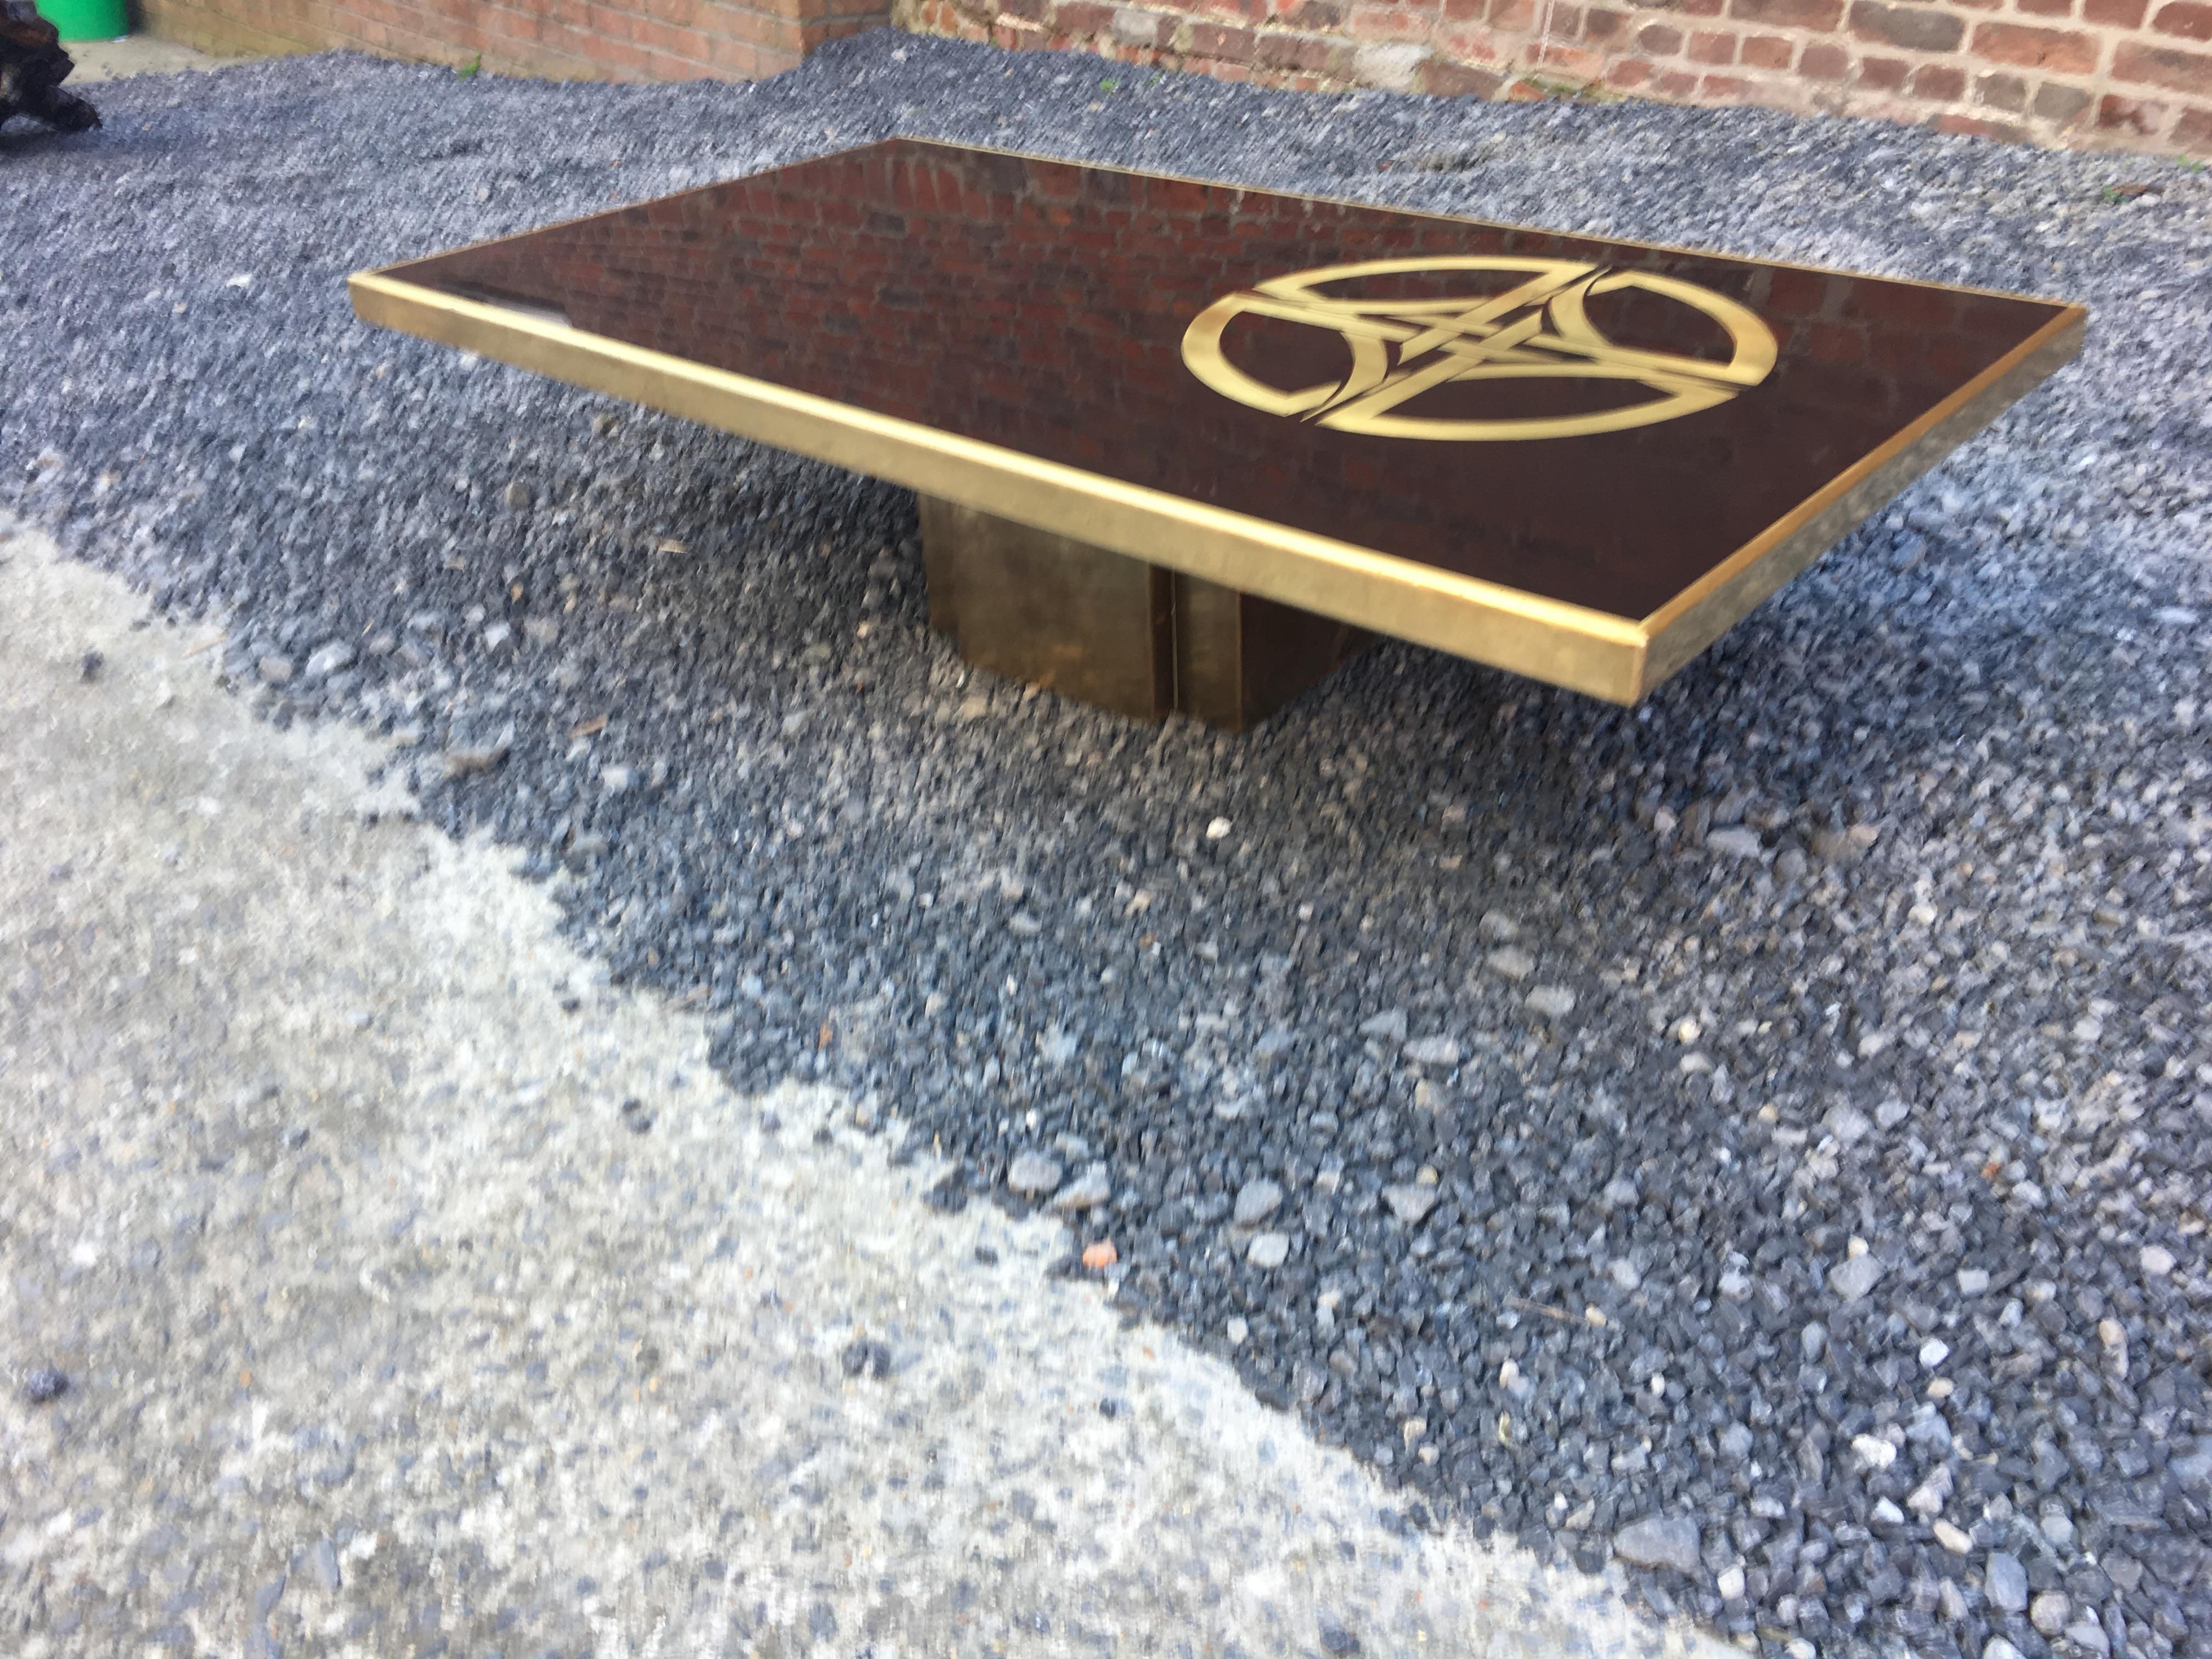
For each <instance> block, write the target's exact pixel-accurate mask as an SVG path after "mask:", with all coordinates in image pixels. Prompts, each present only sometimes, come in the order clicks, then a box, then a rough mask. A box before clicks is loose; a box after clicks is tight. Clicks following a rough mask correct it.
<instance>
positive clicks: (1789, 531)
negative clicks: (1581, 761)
mask: <svg viewBox="0 0 2212 1659" xmlns="http://www.w3.org/2000/svg"><path fill="white" fill-rule="evenodd" d="M2088 317H2089V313H2088V310H2087V307H2082V306H2078V305H2069V306H2067V307H2065V308H2064V309H2063V310H2062V311H2061V312H2060V313H2059V314H2058V315H2057V316H2056V317H2053V318H2052V319H2051V320H2050V321H2049V322H2047V323H2045V325H2043V326H2042V327H2041V328H2039V329H2038V330H2037V331H2035V332H2034V333H2033V334H2031V335H2030V336H2028V337H2027V339H2025V340H2023V341H2021V343H2019V344H2018V345H2016V346H2015V347H2014V348H2013V349H2011V350H2010V351H2008V352H2007V353H2005V355H2004V356H2002V357H2000V358H1998V359H1997V360H1996V362H1994V363H1991V364H1990V366H1989V367H1988V368H1985V369H1984V370H1983V371H1982V372H1981V373H1980V374H1977V375H1976V376H1975V377H1974V378H1973V379H1972V380H1969V381H1967V382H1966V384H1965V385H1964V386H1960V387H1958V388H1957V389H1956V390H1955V391H1954V392H1951V393H1950V394H1949V395H1948V397H1946V398H1943V399H1942V401H1941V402H1939V403H1937V404H1936V405H1935V406H1934V407H1932V408H1930V409H1929V410H1927V411H1926V412H1925V413H1923V414H1922V415H1921V416H1919V417H1918V418H1917V419H1916V420H1914V421H1912V422H1910V423H1909V424H1908V425H1906V426H1905V427H1903V428H1899V430H1898V431H1897V432H1896V433H1894V434H1893V435H1891V436H1890V437H1889V438H1888V439H1887V440H1885V441H1883V442H1882V443H1881V445H1879V446H1877V447H1875V448H1874V449H1872V450H1869V452H1868V453H1866V454H1865V455H1864V456H1863V457H1861V458H1860V459H1858V460H1857V461H1856V462H1854V463H1853V464H1852V465H1850V466H1849V467H1846V468H1845V469H1844V471H1841V472H1838V474H1836V475H1835V476H1834V477H1832V478H1830V479H1829V480H1828V482H1827V483H1825V484H1823V485H1821V486H1820V489H1817V490H1816V491H1814V493H1813V495H1810V496H1808V497H1807V498H1806V500H1804V501H1802V502H1800V503H1799V504H1798V505H1797V506H1796V507H1792V508H1791V509H1790V511H1789V512H1788V513H1784V515H1783V516H1782V517H1781V518H1779V519H1778V520H1775V522H1774V523H1773V524H1771V525H1770V526H1767V528H1766V529H1765V530H1764V531H1761V532H1759V534H1758V535H1757V536H1755V537H1753V538H1752V539H1751V540H1750V541H1747V542H1746V543H1745V544H1743V545H1742V546H1741V547H1740V548H1738V549H1737V550H1735V552H1734V553H1732V554H1730V555H1729V556H1728V558H1727V559H1725V560H1723V562H1721V563H1720V564H1718V565H1716V566H1715V567H1714V568H1712V569H1711V570H1709V571H1707V572H1706V573H1705V574H1704V575H1703V576H1701V577H1699V579H1698V580H1696V581H1694V582H1692V584H1691V585H1690V586H1687V587H1686V588H1684V589H1683V590H1682V591H1681V592H1679V593H1677V594H1676V595H1674V598H1673V599H1669V600H1668V601H1667V603H1666V604H1665V605H1661V606H1660V607H1659V608H1658V609H1657V610H1656V611H1653V612H1651V614H1650V616H1648V617H1644V619H1643V622H1642V623H1641V624H1640V626H1641V627H1642V629H1643V630H1644V637H1645V639H1646V640H1647V641H1649V644H1650V653H1649V654H1648V656H1647V657H1646V659H1645V665H1644V671H1645V678H1644V683H1643V684H1642V686H1641V687H1640V688H1639V690H1638V696H1644V695H1645V694H1648V693H1650V691H1652V690H1656V688H1657V687H1658V686H1659V685H1660V684H1662V683H1663V682H1664V681H1666V680H1667V679H1668V678H1669V677H1671V676H1672V675H1674V673H1676V672H1677V671H1680V669H1682V668H1684V667H1686V666H1687V665H1688V664H1689V663H1690V662H1691V661H1692V660H1693V659H1695V658H1696V657H1697V656H1698V654H1699V653H1700V652H1702V651H1703V650H1705V647H1707V646H1709V645H1711V643H1712V642H1713V641H1715V640H1717V639H1718V638H1719V637H1720V636H1721V635H1723V634H1724V633H1726V632H1727V631H1728V629H1730V628H1732V627H1734V626H1735V623H1738V622H1740V621H1741V620H1742V618H1743V617H1746V616H1747V615H1749V614H1750V613H1751V611H1753V610H1754V609H1756V608H1757V607H1758V606H1759V605H1760V604H1761V603H1763V602H1764V601H1765V599H1767V598H1768V597H1769V596H1770V595H1771V594H1773V593H1774V592H1778V590H1779V589H1780V588H1781V587H1782V586H1784V584H1786V583H1787V582H1789V581H1790V580H1792V579H1793V578H1795V577H1796V576H1797V575H1798V574H1801V573H1802V572H1803V571H1804V570H1806V569H1807V568H1809V567H1810V566H1811V565H1813V564H1814V562H1817V561H1818V560H1819V558H1820V556H1821V555H1822V554H1824V553H1826V551H1827V550H1828V549H1829V548H1830V547H1832V546H1833V545H1834V544H1835V543H1836V541H1837V540H1838V539H1839V538H1841V537H1842V536H1844V534H1845V533H1847V532H1849V531H1850V529H1852V528H1853V527H1854V526H1857V525H1858V524H1859V523H1861V522H1863V520H1865V519H1866V518H1867V517H1868V516H1869V515H1870V514H1872V513H1874V512H1875V511H1876V510H1877V509H1879V508H1880V507H1881V505H1882V504H1883V502H1885V501H1888V500H1889V499H1890V498H1891V497H1893V496H1894V495H1897V494H1898V493H1899V491H1901V490H1902V489H1904V488H1905V486H1906V485H1907V484H1909V483H1911V482H1912V481H1913V480H1914V479H1916V478H1917V477H1920V476H1921V475H1922V474H1923V473H1924V472H1927V471H1929V470H1930V469H1932V468H1933V467H1934V466H1936V464H1937V463H1938V462H1940V461H1942V459H1943V458H1944V457H1945V456H1947V455H1948V454H1949V453H1951V452H1952V451H1953V450H1954V449H1956V448H1957V447H1959V446H1960V444H1962V443H1964V442H1966V440H1967V439H1969V438H1971V437H1972V436H1973V435H1975V434H1976V433H1978V432H1979V431H1980V430H1981V429H1982V428H1984V427H1985V426H1987V425H1988V424H1989V423H1990V422H1991V421H1993V420H1995V419H1996V416H1998V415H2000V414H2002V412H2003V411H2004V410H2006V409H2007V408H2008V407H2010V406H2011V405H2012V404H2014V403H2015V402H2016V401H2018V400H2019V399H2020V398H2022V397H2024V396H2026V395H2027V392H2030V391H2032V390H2033V388H2034V387H2035V386H2039V385H2040V384H2041V383H2042V382H2043V381H2044V380H2047V379H2049V378H2050V377H2051V375H2052V374H2056V373H2057V371H2058V370H2059V369H2060V368H2063V367H2064V366H2065V364H2066V363H2067V362H2069V361H2071V360H2072V358H2073V357H2074V356H2075V353H2077V352H2079V351H2080V350H2081V343H2082V340H2083V337H2084V336H2085V334H2086V332H2087V323H2088ZM1869 496H1871V497H1872V499H1868V498H1869ZM1838 509H1841V510H1840V511H1839V510H1838Z"/></svg>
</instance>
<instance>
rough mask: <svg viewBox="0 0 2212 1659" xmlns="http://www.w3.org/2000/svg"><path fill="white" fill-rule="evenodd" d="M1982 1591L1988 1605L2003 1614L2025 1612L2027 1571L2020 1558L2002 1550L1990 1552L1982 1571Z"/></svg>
mask: <svg viewBox="0 0 2212 1659" xmlns="http://www.w3.org/2000/svg"><path fill="white" fill-rule="evenodd" d="M1982 1590H1983V1593H1984V1595H1987V1596H1988V1597H1989V1598H1990V1606H1991V1607H1996V1608H1997V1609H1998V1610H2000V1611H2001V1612H2004V1613H2025V1612H2027V1568H2026V1567H2024V1566H2022V1565H2021V1564H2020V1558H2019V1557H2018V1556H2016V1555H2014V1554H2011V1553H2008V1552H2007V1551H2004V1550H1991V1551H1990V1559H1989V1561H1988V1562H1987V1564H1986V1565H1984V1567H1983V1569H1982Z"/></svg>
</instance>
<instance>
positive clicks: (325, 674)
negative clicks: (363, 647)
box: [303, 640, 359, 680]
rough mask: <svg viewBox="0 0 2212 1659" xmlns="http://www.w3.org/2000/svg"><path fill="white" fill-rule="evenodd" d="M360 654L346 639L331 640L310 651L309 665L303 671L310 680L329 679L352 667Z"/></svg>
mask: <svg viewBox="0 0 2212 1659" xmlns="http://www.w3.org/2000/svg"><path fill="white" fill-rule="evenodd" d="M358 654H359V653H356V651H355V650H354V648H353V647H352V646H351V645H350V644H349V643H348V642H347V641H344V640H331V641H327V642H325V643H324V644H322V645H319V646H317V647H315V648H314V650H313V651H312V652H310V653H308V656H307V667H306V668H305V669H304V670H303V672H304V674H305V675H306V677H307V678H308V679H310V680H319V679H327V678H329V677H330V676H331V675H332V674H337V673H343V671H345V670H347V669H349V668H350V667H352V666H353V665H354V659H355V658H356V656H357V655H358Z"/></svg>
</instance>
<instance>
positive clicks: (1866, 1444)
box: [1851, 1434, 1897, 1472]
mask: <svg viewBox="0 0 2212 1659" xmlns="http://www.w3.org/2000/svg"><path fill="white" fill-rule="evenodd" d="M1851 1453H1852V1455H1854V1456H1856V1457H1857V1459H1858V1460H1859V1462H1862V1463H1863V1464H1865V1465H1866V1467H1867V1468H1870V1469H1873V1470H1875V1471H1876V1472H1879V1471H1881V1470H1883V1469H1886V1468H1888V1467H1889V1466H1890V1465H1891V1464H1892V1463H1894V1462H1897V1448H1896V1447H1894V1446H1893V1445H1891V1444H1890V1443H1889V1442H1888V1441H1887V1440H1884V1439H1883V1438H1882V1437H1881V1436H1880V1435H1876V1434H1860V1435H1854V1436H1852V1437H1851Z"/></svg>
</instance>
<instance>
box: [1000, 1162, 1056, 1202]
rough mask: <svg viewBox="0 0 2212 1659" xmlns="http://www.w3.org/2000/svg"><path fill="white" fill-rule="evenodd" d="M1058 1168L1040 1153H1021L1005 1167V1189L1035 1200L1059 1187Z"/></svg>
mask: <svg viewBox="0 0 2212 1659" xmlns="http://www.w3.org/2000/svg"><path fill="white" fill-rule="evenodd" d="M1059 1185H1060V1165H1059V1164H1056V1163H1054V1161H1053V1160H1052V1159H1051V1158H1047V1157H1046V1156H1045V1155H1044V1154H1043V1153H1042V1152H1017V1153H1015V1154H1014V1161H1013V1162H1012V1163H1011V1164H1008V1165H1006V1187H1007V1189H1008V1190H1009V1191H1011V1192H1014V1193H1018V1194H1020V1195H1021V1196H1022V1197H1024V1198H1036V1197H1039V1196H1041V1195H1042V1194H1046V1193H1048V1192H1051V1191H1052V1190H1053V1189H1054V1188H1056V1187H1058V1186H1059Z"/></svg>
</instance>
